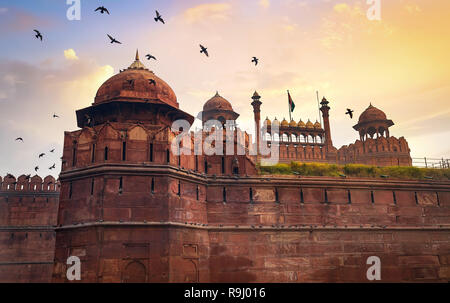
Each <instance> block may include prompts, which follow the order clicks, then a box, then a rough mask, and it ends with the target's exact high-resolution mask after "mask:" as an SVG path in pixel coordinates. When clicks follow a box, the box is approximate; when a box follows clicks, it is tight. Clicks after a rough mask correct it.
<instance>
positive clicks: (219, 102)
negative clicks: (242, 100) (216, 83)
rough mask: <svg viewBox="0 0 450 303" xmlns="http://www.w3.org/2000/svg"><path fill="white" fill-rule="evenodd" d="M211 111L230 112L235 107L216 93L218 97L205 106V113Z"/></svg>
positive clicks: (207, 102)
mask: <svg viewBox="0 0 450 303" xmlns="http://www.w3.org/2000/svg"><path fill="white" fill-rule="evenodd" d="M209 110H229V111H233V107H232V106H231V103H230V102H228V101H227V100H226V99H225V98H223V97H222V96H220V95H219V92H216V95H215V96H214V97H212V98H211V99H209V100H208V101H206V103H205V105H203V111H209Z"/></svg>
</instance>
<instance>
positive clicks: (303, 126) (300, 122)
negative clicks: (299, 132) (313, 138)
mask: <svg viewBox="0 0 450 303" xmlns="http://www.w3.org/2000/svg"><path fill="white" fill-rule="evenodd" d="M297 126H298V127H302V128H305V127H306V124H305V122H303V121H302V119H300V121H298V124H297Z"/></svg>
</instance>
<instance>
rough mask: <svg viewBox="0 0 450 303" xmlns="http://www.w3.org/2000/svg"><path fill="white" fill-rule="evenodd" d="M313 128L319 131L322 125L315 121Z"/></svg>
mask: <svg viewBox="0 0 450 303" xmlns="http://www.w3.org/2000/svg"><path fill="white" fill-rule="evenodd" d="M314 128H318V129H321V128H322V125H321V124H320V123H319V121H317V120H316V123H314Z"/></svg>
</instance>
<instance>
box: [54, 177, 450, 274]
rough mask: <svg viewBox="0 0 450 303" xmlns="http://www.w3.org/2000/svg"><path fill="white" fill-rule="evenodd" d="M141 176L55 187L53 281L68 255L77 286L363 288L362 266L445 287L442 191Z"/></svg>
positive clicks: (447, 208) (417, 186) (436, 185)
mask: <svg viewBox="0 0 450 303" xmlns="http://www.w3.org/2000/svg"><path fill="white" fill-rule="evenodd" d="M141 173H142V174H145V173H144V172H141ZM147 173H148V172H147ZM152 174H153V175H154V176H153V177H150V176H144V175H142V176H137V175H135V176H127V175H123V181H122V182H123V188H122V193H121V194H118V189H119V181H118V175H117V176H114V175H110V174H108V175H104V176H101V177H100V176H98V177H96V181H95V182H96V184H100V187H99V188H102V186H103V187H104V188H105V190H104V191H103V190H100V191H99V192H96V191H94V195H93V197H90V194H89V192H88V191H89V184H88V183H89V182H88V181H86V180H90V179H86V180H84V179H79V180H73V181H72V186H73V189H74V191H73V197H72V200H70V201H69V200H64V199H66V198H65V195H67V189H66V188H65V187H66V186H67V184H68V183H67V182H64V183H63V188H62V191H61V201H62V203H61V205H62V206H61V207H62V208H61V212H60V221H59V224H61V225H62V226H61V227H58V232H57V235H58V236H57V237H58V238H57V241H56V242H57V243H61V244H59V245H58V244H57V246H56V253H55V256H56V258H55V262H56V263H55V269H54V276H53V281H56V282H67V280H66V279H65V270H66V267H67V266H66V265H65V260H67V258H68V257H69V256H71V255H80V256H81V261H82V282H97V281H98V282H127V281H137V282H139V281H141V282H145V281H146V282H305V281H308V282H310V281H314V282H336V281H338V282H355V281H359V282H364V281H367V279H366V271H367V268H368V266H367V265H366V263H365V262H366V261H367V258H368V257H369V256H378V257H380V259H381V262H382V281H397V282H398V281H405V282H406V281H449V280H450V276H449V273H450V265H449V256H450V232H449V224H450V190H449V189H450V188H449V185H448V183H445V182H436V181H435V182H429V183H427V184H425V183H423V182H416V181H393V180H391V181H388V180H387V181H375V180H361V179H350V178H349V179H346V180H344V179H337V178H293V177H286V178H279V177H273V176H264V178H262V177H256V178H251V177H250V178H238V179H236V178H233V177H216V178H213V177H211V178H207V179H205V178H203V177H200V176H197V175H195V174H192V173H188V172H183V171H178V170H176V169H167V170H164V169H161V170H160V171H158V172H155V171H154V172H153V173H152ZM152 178H153V179H154V180H155V182H156V183H155V184H156V186H155V190H154V192H153V193H152V192H151V179H152ZM224 188H225V191H224ZM197 189H198V192H197ZM197 193H198V195H197ZM87 196H89V198H86V197H87ZM394 197H395V198H394ZM89 201H90V202H89ZM70 205H72V206H70ZM70 207H73V209H72V208H70ZM77 212H78V214H76V213H77ZM73 216H77V217H73Z"/></svg>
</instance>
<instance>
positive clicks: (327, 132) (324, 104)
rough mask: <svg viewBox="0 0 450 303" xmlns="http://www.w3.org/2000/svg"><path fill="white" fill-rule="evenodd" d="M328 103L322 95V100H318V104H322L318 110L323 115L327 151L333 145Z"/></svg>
mask: <svg viewBox="0 0 450 303" xmlns="http://www.w3.org/2000/svg"><path fill="white" fill-rule="evenodd" d="M328 103H330V102H328V101H327V99H326V98H325V97H323V99H322V102H320V104H321V105H322V107H321V108H320V110H321V112H322V117H323V126H324V129H325V145H326V147H327V152H328V151H330V149H331V148H332V147H333V141H332V140H331V129H330V119H329V117H330V115H329V111H330V107H329V106H328Z"/></svg>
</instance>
